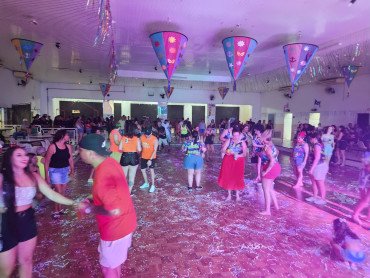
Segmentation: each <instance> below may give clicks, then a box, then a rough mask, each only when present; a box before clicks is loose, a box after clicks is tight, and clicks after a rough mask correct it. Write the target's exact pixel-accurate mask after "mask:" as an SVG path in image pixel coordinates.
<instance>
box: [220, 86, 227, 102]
mask: <svg viewBox="0 0 370 278" xmlns="http://www.w3.org/2000/svg"><path fill="white" fill-rule="evenodd" d="M218 92H219V93H220V96H221V98H222V103H224V98H225V97H226V95H227V93H228V92H229V88H226V87H221V88H218Z"/></svg>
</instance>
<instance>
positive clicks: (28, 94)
mask: <svg viewBox="0 0 370 278" xmlns="http://www.w3.org/2000/svg"><path fill="white" fill-rule="evenodd" d="M0 84H1V86H0V107H6V108H8V107H11V106H12V104H25V103H30V104H31V109H32V110H35V112H37V113H40V82H39V81H36V80H32V79H29V80H28V83H27V85H26V86H25V87H22V86H18V85H17V84H18V80H17V79H16V78H15V77H14V76H13V72H12V71H10V70H7V69H4V68H3V69H0Z"/></svg>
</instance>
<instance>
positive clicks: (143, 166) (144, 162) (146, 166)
mask: <svg viewBox="0 0 370 278" xmlns="http://www.w3.org/2000/svg"><path fill="white" fill-rule="evenodd" d="M148 161H149V159H145V158H141V165H140V166H141V170H143V169H146V168H148V164H147V163H148ZM156 161H157V159H156V158H153V159H152V164H151V165H150V166H149V168H150V169H153V168H154V167H155V163H156Z"/></svg>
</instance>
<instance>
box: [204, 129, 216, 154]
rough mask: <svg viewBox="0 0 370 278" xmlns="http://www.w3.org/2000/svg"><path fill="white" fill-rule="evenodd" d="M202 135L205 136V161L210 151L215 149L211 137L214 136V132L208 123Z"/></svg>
mask: <svg viewBox="0 0 370 278" xmlns="http://www.w3.org/2000/svg"><path fill="white" fill-rule="evenodd" d="M204 136H205V138H206V139H205V141H204V143H205V144H206V148H207V152H206V161H209V156H210V154H211V152H214V151H215V148H214V145H213V138H214V137H215V133H214V131H213V129H212V127H211V125H209V126H208V127H207V130H206V132H205V134H204Z"/></svg>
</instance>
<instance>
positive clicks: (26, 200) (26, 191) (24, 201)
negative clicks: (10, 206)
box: [14, 186, 36, 206]
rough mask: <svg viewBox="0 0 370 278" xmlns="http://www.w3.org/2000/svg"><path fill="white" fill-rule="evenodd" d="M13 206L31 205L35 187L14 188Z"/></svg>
mask: <svg viewBox="0 0 370 278" xmlns="http://www.w3.org/2000/svg"><path fill="white" fill-rule="evenodd" d="M14 188H15V205H16V206H24V205H29V204H32V201H33V198H35V196H36V187H34V186H22V187H21V186H15V187H14Z"/></svg>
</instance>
